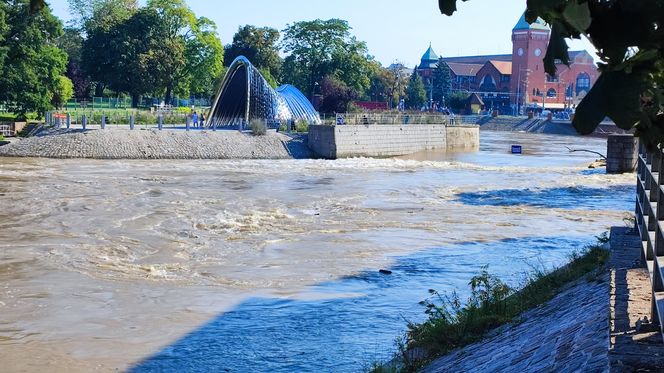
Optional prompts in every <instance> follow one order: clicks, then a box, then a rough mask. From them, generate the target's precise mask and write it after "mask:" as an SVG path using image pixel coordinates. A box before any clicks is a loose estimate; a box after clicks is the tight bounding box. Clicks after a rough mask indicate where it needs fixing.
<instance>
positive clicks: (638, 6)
mask: <svg viewBox="0 0 664 373" xmlns="http://www.w3.org/2000/svg"><path fill="white" fill-rule="evenodd" d="M463 1H467V0H463ZM456 5H457V0H439V8H440V11H441V12H442V13H444V14H447V15H452V14H453V13H454V12H455V11H456V10H457V9H456ZM538 17H541V18H542V19H544V21H546V22H547V23H548V24H549V25H551V40H550V42H549V48H548V50H547V53H546V55H545V57H544V67H545V70H546V72H547V73H549V74H551V75H555V72H556V62H557V61H560V62H562V63H565V64H569V61H570V59H569V53H568V51H569V47H568V45H567V42H566V39H568V38H580V37H581V36H582V35H585V36H586V37H588V39H589V40H590V41H591V42H592V43H593V45H594V46H595V47H596V48H597V51H598V55H599V57H600V59H601V63H600V64H599V70H600V72H601V75H600V77H599V79H598V80H597V82H596V83H595V85H594V86H593V88H592V89H591V91H590V92H589V93H588V95H587V96H586V97H585V98H584V99H583V101H582V102H581V104H579V107H578V108H577V110H576V115H575V117H574V127H575V128H576V129H577V131H579V132H580V133H582V134H588V133H591V132H593V131H594V130H595V128H597V126H598V125H599V124H600V122H601V121H602V120H603V119H604V118H605V117H607V116H608V117H609V118H611V119H612V120H613V121H614V122H615V123H616V124H617V125H618V126H619V127H620V128H623V129H626V130H629V129H632V128H636V133H637V135H639V136H640V137H641V138H642V140H644V142H645V143H646V144H648V145H650V146H654V145H657V144H661V143H662V142H664V110H663V108H664V107H663V105H664V91H663V88H662V87H663V86H664V62H663V57H664V54H663V53H664V52H663V51H662V48H663V47H664V33H662V24H661V22H662V19H664V1H662V0H612V1H606V0H528V1H527V11H526V20H527V21H528V22H531V23H532V22H534V21H535V20H537V18H538Z"/></svg>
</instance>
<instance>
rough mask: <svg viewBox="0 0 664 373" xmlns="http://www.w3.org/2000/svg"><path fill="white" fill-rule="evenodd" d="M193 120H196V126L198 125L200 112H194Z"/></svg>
mask: <svg viewBox="0 0 664 373" xmlns="http://www.w3.org/2000/svg"><path fill="white" fill-rule="evenodd" d="M191 119H192V121H193V122H194V127H198V113H197V112H195V111H194V114H193V115H192V116H191Z"/></svg>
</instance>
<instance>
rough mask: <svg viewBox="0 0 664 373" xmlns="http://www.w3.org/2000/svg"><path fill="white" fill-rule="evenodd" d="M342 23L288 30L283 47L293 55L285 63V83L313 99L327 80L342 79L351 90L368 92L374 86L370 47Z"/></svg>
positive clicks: (298, 24) (317, 22)
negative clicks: (294, 86) (297, 88)
mask: <svg viewBox="0 0 664 373" xmlns="http://www.w3.org/2000/svg"><path fill="white" fill-rule="evenodd" d="M350 30H351V27H350V26H349V25H348V22H346V21H344V20H340V19H329V20H326V21H323V20H320V19H317V20H314V21H303V22H296V23H294V24H292V25H289V26H288V27H287V28H286V29H285V30H284V32H283V33H284V38H283V42H282V44H281V46H282V48H283V50H284V52H285V53H288V54H289V55H288V56H287V57H286V59H285V61H284V68H283V78H284V79H283V80H284V81H288V82H291V83H293V84H295V85H296V86H297V87H299V88H300V89H302V91H303V92H305V94H307V95H309V96H312V95H313V94H315V93H318V92H316V90H317V89H320V88H319V85H320V83H321V82H322V79H323V78H324V77H326V76H333V77H336V78H338V79H339V80H340V81H342V82H343V83H344V84H345V85H347V86H348V87H351V88H353V89H355V90H356V91H358V92H364V91H365V90H366V89H367V88H368V87H369V85H370V76H371V71H372V68H373V66H372V64H371V61H372V58H371V57H370V56H369V55H368V50H367V46H366V44H365V43H364V42H361V41H359V40H357V39H356V38H355V37H354V36H353V35H352V34H351V33H350Z"/></svg>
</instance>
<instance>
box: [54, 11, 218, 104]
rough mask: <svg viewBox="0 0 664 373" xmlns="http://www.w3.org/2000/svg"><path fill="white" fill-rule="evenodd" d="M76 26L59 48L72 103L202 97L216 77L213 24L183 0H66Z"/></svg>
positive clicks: (209, 93) (208, 92)
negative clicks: (106, 97) (122, 96)
mask: <svg viewBox="0 0 664 373" xmlns="http://www.w3.org/2000/svg"><path fill="white" fill-rule="evenodd" d="M70 8H71V9H72V11H73V12H74V14H75V16H76V21H75V23H74V24H72V25H71V26H70V27H67V28H66V29H65V33H64V35H63V37H62V38H61V39H60V46H61V47H62V48H63V49H64V50H65V51H66V52H67V54H68V55H69V64H68V67H67V75H68V76H69V77H70V78H71V79H72V81H73V82H74V87H75V91H76V95H77V96H78V97H89V96H90V95H92V94H93V93H94V95H95V96H102V95H103V94H104V92H105V91H109V90H110V91H111V92H113V93H116V94H119V93H127V94H129V95H130V96H131V97H132V103H133V106H136V105H137V104H138V101H139V98H140V97H141V96H142V95H152V96H158V97H159V96H161V97H163V99H164V101H165V102H170V101H171V99H172V97H173V95H179V96H185V97H189V96H190V95H198V96H204V97H209V96H210V95H212V94H213V90H214V87H215V82H216V81H218V80H219V78H220V76H221V74H222V72H223V64H222V63H223V55H224V48H223V46H222V44H221V41H220V40H219V38H218V37H217V28H216V25H215V24H214V22H212V21H211V20H210V19H208V18H205V17H196V15H195V14H194V13H193V12H192V11H191V9H189V7H188V6H187V5H186V3H185V2H184V0H148V1H147V3H146V5H145V6H144V7H139V6H138V3H137V1H136V0H93V1H84V0H70Z"/></svg>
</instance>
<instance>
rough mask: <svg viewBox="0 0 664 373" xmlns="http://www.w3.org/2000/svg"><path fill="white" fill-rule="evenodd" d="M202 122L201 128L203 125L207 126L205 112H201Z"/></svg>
mask: <svg viewBox="0 0 664 373" xmlns="http://www.w3.org/2000/svg"><path fill="white" fill-rule="evenodd" d="M200 122H201V128H203V126H205V113H201V121H200Z"/></svg>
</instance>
